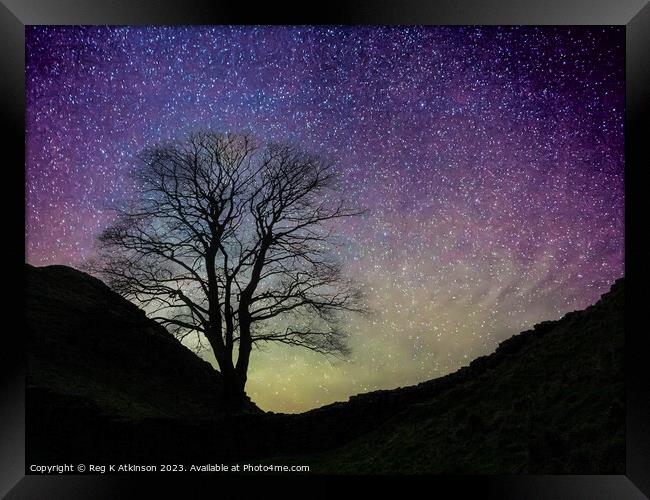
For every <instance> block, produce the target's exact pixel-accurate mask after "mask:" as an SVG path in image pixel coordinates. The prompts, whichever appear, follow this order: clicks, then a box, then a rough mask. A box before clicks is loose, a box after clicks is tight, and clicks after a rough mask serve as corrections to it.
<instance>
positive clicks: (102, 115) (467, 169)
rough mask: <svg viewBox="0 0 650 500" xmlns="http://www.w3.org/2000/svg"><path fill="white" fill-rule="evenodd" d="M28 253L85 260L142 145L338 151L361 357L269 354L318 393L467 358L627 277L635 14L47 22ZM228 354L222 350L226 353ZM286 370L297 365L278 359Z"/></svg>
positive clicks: (31, 63)
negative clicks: (627, 58)
mask: <svg viewBox="0 0 650 500" xmlns="http://www.w3.org/2000/svg"><path fill="white" fill-rule="evenodd" d="M26 39H27V61H26V66H27V104H28V106H27V186H26V189H27V228H26V238H27V260H28V262H30V263H32V264H35V265H46V264H53V263H61V264H69V265H79V264H80V263H81V262H82V261H83V259H84V258H86V257H88V256H89V255H90V254H91V253H92V247H93V242H94V238H95V236H96V235H97V233H98V232H99V231H100V230H101V229H102V228H103V227H105V225H106V224H107V223H109V222H110V221H111V220H112V214H111V212H110V211H109V210H107V207H108V206H109V205H110V204H111V203H112V202H114V201H115V200H118V199H121V198H123V197H125V196H129V194H130V184H129V180H128V178H127V177H126V175H125V173H126V171H127V169H128V168H129V165H130V163H131V161H132V157H133V155H134V154H136V153H138V152H139V151H140V150H141V149H142V148H143V147H145V146H147V145H151V144H154V143H156V142H159V141H160V140H163V139H166V138H172V137H173V138H177V137H182V136H183V135H184V134H185V133H187V132H189V131H193V130H197V129H214V130H221V131H250V132H252V133H253V134H255V135H256V136H258V137H260V138H262V139H265V140H290V141H293V142H295V143H298V144H299V145H301V146H303V147H304V148H306V149H309V150H313V151H317V152H322V153H324V154H327V155H330V156H332V157H334V158H335V159H336V161H337V165H338V168H340V170H341V173H342V175H343V178H344V182H345V186H346V189H347V193H348V195H349V196H350V197H352V198H358V199H359V200H360V201H361V202H362V203H363V205H364V206H366V207H367V208H368V209H369V211H368V215H366V216H365V217H364V218H362V219H359V220H357V221H355V222H354V223H350V222H348V223H346V225H345V226H343V227H341V228H340V230H341V232H342V234H343V235H344V236H345V237H346V241H347V242H348V244H347V246H345V247H343V248H342V249H341V250H340V251H341V253H342V256H343V258H344V259H345V261H346V262H347V265H348V266H349V272H350V273H352V274H353V275H354V276H356V277H357V278H358V279H359V280H360V281H361V282H362V283H364V285H365V287H366V289H367V290H368V294H369V300H370V301H371V302H372V304H371V305H373V306H374V307H376V308H377V309H378V311H380V312H379V313H378V314H377V316H376V317H375V318H373V319H372V320H363V321H362V320H359V319H355V320H351V323H350V325H351V329H352V330H354V332H355V334H356V335H355V338H356V340H354V343H353V349H355V350H354V352H355V354H353V357H352V359H351V360H350V361H348V362H346V363H344V365H336V366H332V365H331V364H330V363H329V362H323V361H321V360H318V359H315V358H312V357H311V355H310V354H308V353H302V352H301V351H290V352H285V351H284V350H277V351H276V350H272V352H270V353H267V356H262V355H260V356H258V357H254V358H253V361H252V363H253V368H252V371H251V382H250V385H249V391H250V392H252V393H253V398H254V399H256V401H261V403H262V406H263V407H266V408H269V409H280V410H285V411H294V410H300V409H305V408H309V407H313V406H317V405H319V404H323V403H326V402H330V401H332V400H335V399H342V398H345V397H346V396H348V395H350V394H353V393H356V392H361V391H365V390H370V389H375V388H380V387H392V386H396V385H403V384H407V383H415V382H418V381H421V380H425V379H427V378H431V377H433V376H437V375H441V374H443V373H446V372H448V371H449V370H452V369H455V368H457V367H458V366H460V365H462V364H465V363H466V362H467V360H468V359H471V358H473V357H475V356H477V355H479V354H483V353H485V352H489V351H491V350H493V349H494V347H495V343H496V342H497V341H499V340H501V339H503V338H504V337H507V336H509V335H511V334H513V333H516V332H518V331H520V330H521V329H523V328H526V327H529V326H530V325H531V324H533V323H534V322H536V321H540V320H543V319H552V318H556V317H559V316H560V315H562V314H563V313H565V312H567V311H570V310H573V309H577V308H582V307H584V306H586V305H588V304H590V303H592V302H594V301H595V300H596V299H597V298H598V296H599V295H600V294H601V293H603V292H604V291H606V290H607V289H608V287H609V285H610V284H611V283H612V282H613V281H614V280H615V279H616V278H618V277H620V276H622V274H623V262H624V254H623V229H624V221H623V209H624V189H623V167H624V136H623V123H624V120H623V117H624V30H623V28H621V27H613V28H607V27H600V26H599V27H559V28H542V27H484V28H476V27H409V28H373V27H361V28H354V27H331V28H328V27H317V28H309V27H260V28H250V27H184V28H178V27H173V28H153V27H151V28H110V27H28V28H27V38H26ZM208 358H209V356H208ZM279 365H280V366H279Z"/></svg>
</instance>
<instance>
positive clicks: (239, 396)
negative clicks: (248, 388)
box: [222, 370, 246, 413]
mask: <svg viewBox="0 0 650 500" xmlns="http://www.w3.org/2000/svg"><path fill="white" fill-rule="evenodd" d="M222 380H223V398H224V407H225V409H226V411H229V412H235V413H236V412H239V411H241V410H243V409H244V404H245V402H246V392H245V390H244V387H245V385H246V381H245V380H242V378H241V377H240V376H239V375H238V374H237V372H236V371H235V370H232V371H230V370H229V371H228V372H227V373H224V372H222Z"/></svg>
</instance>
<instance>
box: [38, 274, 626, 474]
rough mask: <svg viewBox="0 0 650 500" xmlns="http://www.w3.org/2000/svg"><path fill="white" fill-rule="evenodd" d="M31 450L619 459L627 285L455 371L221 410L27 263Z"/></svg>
mask: <svg viewBox="0 0 650 500" xmlns="http://www.w3.org/2000/svg"><path fill="white" fill-rule="evenodd" d="M26 273H27V283H26V284H27V287H26V305H27V313H28V314H27V324H28V335H29V338H30V343H29V346H30V347H29V357H28V396H27V398H28V399H27V406H28V410H27V411H28V422H27V423H28V432H27V436H28V442H27V452H28V456H29V457H31V459H32V461H34V462H36V461H40V462H46V461H54V462H63V461H72V462H84V461H88V460H93V462H94V463H102V462H106V463H115V462H116V461H119V462H125V461H131V462H133V461H136V460H137V461H140V462H142V463H147V462H150V463H156V462H159V463H183V462H184V463H190V462H191V463H199V462H200V461H208V462H212V463H213V462H214V461H216V460H248V461H251V460H255V461H262V462H266V463H272V464H288V463H296V464H302V465H304V464H307V465H310V467H311V471H312V472H323V473H398V472H399V473H456V472H458V473H571V472H572V473H623V472H624V457H625V449H624V416H625V414H624V408H625V406H624V387H623V342H624V334H623V306H624V304H623V302H624V290H623V288H624V284H623V281H622V280H620V281H618V282H617V283H616V284H615V285H614V286H613V287H612V290H611V291H610V292H609V293H607V294H605V295H604V296H603V297H602V298H601V300H600V301H599V302H598V303H597V304H595V305H593V306H591V307H589V308H587V309H586V310H584V311H578V312H573V313H569V314H567V315H566V316H565V317H563V318H562V319H560V320H558V321H547V322H544V323H541V324H540V325H537V326H536V327H535V328H534V329H533V330H530V331H527V332H523V333H521V334H519V335H516V336H514V337H512V338H510V339H508V340H506V341H504V342H502V343H501V344H500V346H499V347H498V349H497V350H496V352H494V353H493V354H491V355H488V356H484V357H481V358H478V359H476V360H474V361H473V362H472V363H471V364H470V365H469V366H467V367H465V368H462V369H460V370H458V371H457V372H455V373H452V374H450V375H447V376H445V377H441V378H438V379H435V380H431V381H427V382H424V383H421V384H418V385H416V386H412V387H406V388H399V389H394V390H388V391H377V392H372V393H368V394H361V395H358V396H353V397H351V398H350V400H349V401H348V402H344V403H335V404H332V405H328V406H325V407H322V408H318V409H315V410H312V411H309V412H306V413H302V414H298V415H284V414H274V413H262V412H260V411H259V410H257V408H256V407H255V406H254V405H253V404H251V406H250V411H249V412H248V413H246V414H241V415H234V416H233V415H225V414H222V413H221V412H220V411H219V408H220V403H219V376H218V374H217V373H216V372H215V371H214V370H213V369H212V368H211V367H210V365H209V364H207V363H205V362H203V361H201V360H200V359H199V358H197V357H196V356H195V355H194V354H193V353H191V352H190V351H188V350H187V349H185V348H184V347H183V346H181V345H180V344H179V343H178V342H177V341H176V340H175V339H174V338H173V337H172V336H171V335H169V334H168V333H167V332H166V330H165V329H164V328H162V327H160V326H159V325H157V324H155V323H154V322H152V321H150V320H148V319H147V318H146V317H145V315H144V313H143V312H142V311H140V310H139V309H138V308H137V307H136V306H134V305H133V304H131V303H129V302H128V301H125V300H124V299H122V298H121V297H119V296H117V295H116V294H114V293H113V292H111V291H110V290H109V289H108V288H107V287H105V286H104V285H103V284H102V283H101V282H100V281H98V280H96V279H95V278H91V277H90V276H88V275H85V274H83V273H80V272H79V271H75V270H73V269H71V268H66V267H63V266H50V267H46V268H33V267H31V266H27V268H26Z"/></svg>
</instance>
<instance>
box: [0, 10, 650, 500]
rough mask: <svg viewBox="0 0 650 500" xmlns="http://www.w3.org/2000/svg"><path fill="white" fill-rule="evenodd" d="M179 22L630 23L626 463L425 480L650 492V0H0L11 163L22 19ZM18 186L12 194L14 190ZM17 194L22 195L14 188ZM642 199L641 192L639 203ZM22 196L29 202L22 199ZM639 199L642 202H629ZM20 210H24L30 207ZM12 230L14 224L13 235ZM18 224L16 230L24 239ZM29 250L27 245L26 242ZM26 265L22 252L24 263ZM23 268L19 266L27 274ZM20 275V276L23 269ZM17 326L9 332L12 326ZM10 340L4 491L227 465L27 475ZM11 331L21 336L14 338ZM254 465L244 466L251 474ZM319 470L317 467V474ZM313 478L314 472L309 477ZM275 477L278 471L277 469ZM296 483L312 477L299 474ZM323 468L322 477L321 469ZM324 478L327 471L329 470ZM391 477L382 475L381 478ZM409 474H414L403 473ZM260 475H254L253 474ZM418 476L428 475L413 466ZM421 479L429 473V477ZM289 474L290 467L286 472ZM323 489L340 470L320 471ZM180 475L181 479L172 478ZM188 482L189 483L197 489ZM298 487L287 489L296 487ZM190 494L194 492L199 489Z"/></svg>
mask: <svg viewBox="0 0 650 500" xmlns="http://www.w3.org/2000/svg"><path fill="white" fill-rule="evenodd" d="M45 24H66V25H80V24H85V25H105V24H109V25H163V24H164V25H173V24H175V25H178V24H348V25H354V24H369V25H387V24H416V25H474V24H480V25H493V24H503V25H513V24H526V25H625V29H626V171H625V188H626V221H625V222H626V248H625V251H626V252H625V255H626V257H625V275H626V289H627V290H628V291H627V292H626V295H627V296H626V390H627V405H628V406H627V421H626V425H627V466H626V468H627V470H626V474H625V475H621V476H573V475H563V476H472V477H466V476H449V477H443V476H433V477H428V478H426V488H427V490H428V491H430V492H432V493H435V492H438V491H440V490H439V488H442V487H445V488H452V489H453V491H454V496H457V495H460V496H461V497H462V496H463V495H464V494H475V495H480V497H487V498H528V499H533V498H563V499H567V498H589V499H601V498H602V499H605V498H607V499H609V498H612V499H613V498H616V499H623V498H645V497H646V496H647V495H650V432H649V431H648V423H649V422H650V385H649V380H650V377H648V373H647V372H648V370H647V363H646V361H645V360H646V359H647V357H648V350H647V348H646V343H645V342H644V336H645V335H646V333H647V329H644V328H643V327H642V326H640V325H642V324H643V323H642V322H641V321H640V320H641V319H642V316H641V313H642V312H643V300H644V298H643V292H639V290H642V285H643V284H644V283H647V280H646V279H645V278H646V276H645V272H646V271H647V268H648V265H647V261H646V262H644V258H643V257H644V256H645V255H647V251H646V248H647V247H644V246H643V245H642V236H643V227H644V222H645V218H644V217H643V216H642V215H640V213H641V212H639V211H638V210H637V208H636V205H637V203H638V205H639V206H641V205H642V200H643V198H642V196H643V189H645V186H647V185H646V184H645V182H644V180H645V178H644V174H645V170H646V169H647V167H648V166H649V165H650V162H649V161H648V153H647V149H646V142H647V138H650V130H649V127H648V102H649V101H650V99H649V97H650V57H649V55H648V52H650V5H649V2H648V0H616V1H612V0H538V1H531V0H525V1H524V0H501V1H499V0H490V1H487V0H443V1H431V0H402V1H400V0H375V1H374V2H370V1H367V0H366V1H364V0H354V1H347V2H344V1H329V2H327V3H324V4H322V5H319V6H318V7H317V8H315V9H313V10H311V11H308V10H307V4H306V3H305V4H303V5H302V6H298V5H297V4H290V3H287V5H286V6H282V5H280V4H279V3H277V2H273V3H267V4H266V5H260V6H253V5H252V4H247V3H245V2H233V1H214V2H210V1H206V0H184V1H183V2H174V1H172V0H142V1H139V2H135V1H128V0H113V1H111V2H100V1H97V0H93V1H82V0H40V1H39V0H9V1H6V0H5V1H3V2H2V4H0V33H1V35H0V36H1V37H2V45H1V46H0V52H1V53H2V64H1V65H0V71H1V72H2V77H1V78H0V85H1V86H2V90H1V92H0V99H2V110H3V114H4V115H5V126H4V127H3V129H4V135H5V138H6V139H8V141H7V144H9V145H10V146H9V147H10V149H9V151H10V152H11V153H13V155H12V160H6V161H7V163H5V170H6V171H12V172H14V173H16V174H18V175H17V177H18V178H19V179H18V180H17V181H16V182H17V183H18V182H22V183H23V194H24V176H22V177H21V175H20V172H21V171H22V172H24V168H23V170H21V168H20V165H21V164H22V165H23V166H24V144H25V143H24V101H25V100H24V34H25V32H24V28H25V26H26V25H45ZM10 193H11V196H9V194H10ZM14 197H15V198H14ZM19 197H20V189H19V187H18V186H16V187H12V188H11V189H10V190H8V189H5V195H4V196H3V198H4V201H7V202H8V203H11V204H12V206H13V207H14V208H7V209H6V210H7V211H6V212H5V213H7V214H11V218H12V220H13V221H14V222H16V228H15V231H16V233H18V231H19V230H20V231H22V229H19V226H20V222H24V212H23V213H22V214H21V213H20V210H19V209H18V210H16V208H15V207H16V206H23V207H24V199H23V201H19V199H18V198H19ZM639 202H641V203H639ZM21 203H22V205H20V204H21ZM633 206H634V207H635V208H634V209H633V210H632V209H631V207H633ZM21 215H22V219H21ZM10 238H12V237H11V236H10V235H8V236H7V239H10ZM23 238H24V233H23V237H21V238H19V237H18V234H16V237H15V241H24V239H23ZM16 253H17V256H18V258H20V256H21V254H22V256H23V261H24V247H23V246H21V247H19V249H18V251H17V252H16ZM16 267H17V268H18V269H22V266H21V263H18V265H17V266H16ZM18 279H20V278H18ZM17 282H18V283H20V281H17ZM5 333H8V332H5ZM6 337H10V338H9V339H8V341H5V342H6V343H5V345H4V348H0V351H4V354H3V357H6V358H7V359H3V360H2V364H1V368H2V379H1V384H0V407H1V408H2V411H1V415H2V416H1V417H0V426H1V434H0V495H2V496H4V495H7V497H6V498H66V499H72V498H77V497H78V498H95V499H100V498H123V497H125V496H126V495H127V494H128V493H140V494H143V493H146V494H147V496H154V495H155V494H156V493H154V489H153V488H155V489H156V490H161V489H163V490H164V491H165V492H166V493H170V492H173V491H174V488H173V486H172V484H171V483H170V479H171V480H174V481H177V480H180V481H182V482H183V483H185V485H184V486H181V488H182V490H181V491H183V492H184V496H187V495H188V493H190V492H191V491H193V490H194V489H195V488H197V487H199V486H204V485H205V486H208V487H210V488H211V490H212V491H213V494H214V493H215V492H216V491H217V490H215V489H214V486H212V484H213V483H214V481H215V480H217V481H218V482H219V483H220V484H223V482H224V479H223V477H219V478H215V477H214V476H210V475H205V476H203V475H200V476H199V475H192V476H173V475H166V476H164V477H163V476H162V475H156V476H155V477H151V476H147V475H139V476H108V475H106V476H96V475H66V476H36V475H27V476H26V475H25V463H24V457H25V446H24V444H25V442H24V430H25V426H24V416H25V415H24V389H25V383H24V376H25V369H24V357H23V356H21V355H19V354H17V353H21V352H24V345H23V339H22V338H21V336H20V329H17V330H13V331H12V334H11V335H7V336H6ZM11 343H13V344H15V345H11ZM258 478H259V480H260V481H261V480H262V479H263V478H260V477H259V476H256V477H254V478H252V477H244V478H241V479H243V480H244V481H248V483H249V484H250V483H253V482H256V481H257V480H258ZM309 478H311V479H314V476H310V477H309ZM309 478H308V479H309ZM268 479H270V480H275V479H277V478H274V477H271V478H268ZM288 479H289V481H292V482H293V483H294V484H295V485H296V490H299V489H300V488H302V486H301V485H302V483H304V481H305V478H304V477H295V476H294V477H290V478H288ZM315 479H317V480H318V477H316V478H315ZM321 479H322V478H321ZM385 479H386V478H385V477H382V478H374V480H373V482H374V483H375V485H380V486H381V485H383V484H384V482H385ZM402 479H403V480H410V479H409V478H402ZM253 480H254V481H253ZM413 480H418V478H415V479H413ZM419 480H420V481H422V478H419ZM285 482H286V479H285ZM320 483H322V486H323V488H324V489H319V490H318V491H320V492H323V491H325V489H326V488H327V487H335V486H334V485H336V481H334V482H331V481H327V482H326V481H322V480H321V481H320ZM174 486H176V487H178V486H179V485H178V484H176V483H174ZM188 488H189V489H188ZM287 493H289V492H287ZM190 496H192V495H191V494H190Z"/></svg>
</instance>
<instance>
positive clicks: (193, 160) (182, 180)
mask: <svg viewBox="0 0 650 500" xmlns="http://www.w3.org/2000/svg"><path fill="white" fill-rule="evenodd" d="M133 175H134V186H135V193H136V194H135V196H133V197H132V199H130V201H129V202H128V203H125V204H124V205H123V206H120V207H118V208H116V210H117V216H116V219H115V221H114V223H113V224H112V225H111V226H110V227H108V228H107V229H105V230H104V231H103V232H102V234H101V235H100V236H99V240H98V243H99V245H98V257H97V259H96V260H95V261H94V263H93V264H92V265H91V267H92V268H93V269H94V270H96V271H97V272H98V273H99V274H100V275H101V276H102V277H103V278H105V279H106V281H107V283H108V284H109V286H110V287H111V288H113V289H114V290H115V291H117V292H118V293H120V294H121V295H123V296H125V297H127V298H129V299H131V300H133V301H135V302H137V303H139V304H140V305H142V306H143V307H144V308H145V310H147V311H148V312H149V314H150V316H151V317H152V318H154V319H155V320H156V321H158V322H160V323H161V324H163V325H164V326H165V327H167V328H168V329H169V330H170V331H172V332H173V333H174V334H175V335H177V336H178V337H179V338H184V337H186V336H187V335H191V334H196V335H197V336H198V339H199V342H205V341H206V340H207V344H208V345H209V347H210V348H211V349H212V351H213V353H214V356H215V358H216V360H217V363H218V365H219V371H220V373H221V375H222V380H223V384H224V394H225V398H226V402H227V404H228V406H229V407H230V408H233V409H237V408H239V407H240V406H241V405H242V403H243V401H244V396H245V386H246V380H247V373H248V367H249V362H250V357H251V352H252V350H253V347H254V346H256V345H259V344H261V343H271V342H276V343H282V344H286V345H290V346H298V347H303V348H306V349H310V350H312V351H315V352H318V353H323V354H326V355H344V354H346V353H347V351H348V348H347V333H346V332H345V331H344V330H343V329H342V328H341V324H342V316H344V314H343V313H344V312H346V311H357V312H359V311H361V310H362V304H361V298H360V292H359V289H358V286H357V285H356V284H355V283H354V282H352V281H351V280H349V279H346V278H345V277H344V276H343V275H342V272H341V263H340V261H339V259H338V258H337V252H336V251H335V250H336V248H337V247H336V245H337V239H336V231H335V228H336V226H337V224H336V221H337V220H339V219H343V218H347V217H351V216H354V215H357V214H358V213H359V211H358V210H356V209H354V208H353V207H351V206H350V204H349V203H348V202H347V201H346V200H345V199H344V198H343V196H342V193H341V189H340V186H339V184H338V179H337V171H336V169H335V168H334V167H333V164H332V163H331V162H329V161H326V160H325V159H324V158H322V157H321V156H318V155H314V154H310V153H307V152H304V151H301V150H300V149H298V148H296V147H295V146H292V145H287V144H261V143H258V142H257V141H255V140H254V139H253V138H251V137H250V136H248V135H245V134H222V133H215V132H201V133H194V134H190V135H189V136H188V137H187V138H186V139H185V140H183V141H177V142H170V143H166V144H163V145H158V146H155V147H151V148H149V149H146V150H145V151H144V152H143V153H142V154H141V155H140V156H139V158H138V162H137V165H136V167H135V168H134V172H133Z"/></svg>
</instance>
